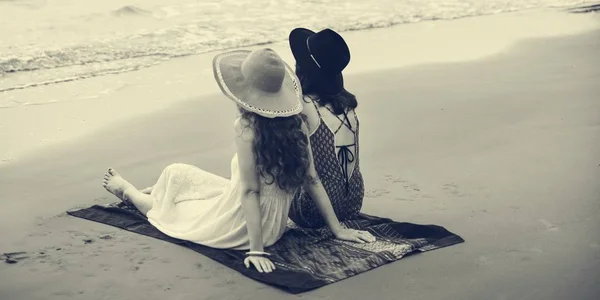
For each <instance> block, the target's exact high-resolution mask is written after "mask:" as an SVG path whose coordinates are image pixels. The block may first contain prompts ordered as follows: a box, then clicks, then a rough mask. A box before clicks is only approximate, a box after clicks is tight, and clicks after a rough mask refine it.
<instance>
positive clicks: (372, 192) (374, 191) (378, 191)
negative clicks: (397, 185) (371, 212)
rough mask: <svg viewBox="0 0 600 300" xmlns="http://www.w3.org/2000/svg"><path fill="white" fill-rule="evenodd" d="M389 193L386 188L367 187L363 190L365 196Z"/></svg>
mask: <svg viewBox="0 0 600 300" xmlns="http://www.w3.org/2000/svg"><path fill="white" fill-rule="evenodd" d="M389 193H390V191H389V190H388V189H369V190H366V191H365V197H367V198H378V197H381V196H383V195H387V194H389Z"/></svg>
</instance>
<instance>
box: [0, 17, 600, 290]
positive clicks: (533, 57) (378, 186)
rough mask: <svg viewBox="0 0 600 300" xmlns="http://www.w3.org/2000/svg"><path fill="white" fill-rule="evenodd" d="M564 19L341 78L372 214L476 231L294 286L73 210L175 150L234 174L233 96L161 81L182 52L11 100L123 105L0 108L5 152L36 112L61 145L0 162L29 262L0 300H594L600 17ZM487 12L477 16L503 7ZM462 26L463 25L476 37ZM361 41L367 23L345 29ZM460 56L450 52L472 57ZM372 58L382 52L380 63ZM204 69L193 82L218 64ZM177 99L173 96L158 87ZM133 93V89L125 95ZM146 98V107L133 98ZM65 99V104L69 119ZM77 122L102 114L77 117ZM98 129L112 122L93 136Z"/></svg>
mask: <svg viewBox="0 0 600 300" xmlns="http://www.w3.org/2000/svg"><path fill="white" fill-rule="evenodd" d="M513 17H515V18H517V17H518V15H517V16H513ZM554 17H556V18H555V19H552V18H550V19H547V21H552V22H548V23H545V24H543V25H544V26H546V25H547V27H549V28H552V27H553V26H554V27H557V28H558V27H560V28H565V27H569V26H571V25H572V28H571V29H574V28H575V27H577V28H578V30H572V31H570V33H571V34H569V32H555V33H546V34H543V32H544V31H543V30H541V29H540V30H541V32H542V33H540V35H539V36H544V35H546V36H544V37H543V38H536V39H527V40H524V41H521V42H519V43H517V44H516V45H512V46H510V45H511V44H510V43H506V44H502V45H500V44H497V45H496V46H499V48H494V49H495V50H494V52H497V53H496V54H493V55H492V52H491V49H492V48H493V47H491V46H488V47H487V48H486V47H484V48H486V49H488V48H489V49H490V51H489V52H485V51H483V50H482V51H475V50H473V49H471V50H472V51H474V52H473V53H471V54H472V55H471V58H472V57H473V56H482V55H487V57H486V58H483V59H479V60H473V61H468V62H454V63H437V64H427V65H419V66H407V63H405V65H404V67H402V68H398V66H395V67H393V68H388V70H381V69H383V68H376V69H377V70H378V71H375V70H369V68H368V65H369V64H364V65H362V67H364V68H363V69H360V68H355V69H354V70H349V75H348V76H347V80H346V82H347V86H348V87H349V89H350V90H352V91H353V92H355V93H356V94H357V96H358V97H359V99H360V101H361V102H360V110H359V114H360V116H361V121H362V123H361V124H362V130H361V160H362V166H361V168H362V169H363V172H364V176H365V178H366V186H367V198H366V201H365V207H364V210H365V212H367V213H370V214H375V215H380V216H386V217H391V218H393V219H396V220H402V221H407V222H416V223H433V224H438V225H442V226H445V227H447V228H448V229H449V230H451V231H453V232H456V233H457V234H460V235H461V236H463V237H464V238H465V240H466V243H464V244H460V245H456V246H453V247H450V248H446V249H441V250H436V251H433V252H430V253H426V254H422V255H417V256H412V257H410V258H406V259H404V260H401V261H399V262H395V263H392V264H390V265H387V266H384V267H381V268H379V269H376V270H373V271H369V272H367V273H364V274H361V275H359V276H355V277H353V278H350V279H347V280H345V281H342V282H340V283H336V284H333V285H329V286H326V287H324V288H321V289H319V290H316V291H314V292H309V293H306V294H303V295H297V296H292V295H287V294H284V293H282V292H280V291H278V290H275V289H273V288H270V287H268V286H265V285H263V284H260V283H256V282H254V281H252V280H250V279H247V278H245V277H243V276H241V275H239V274H237V273H235V272H234V271H231V270H229V269H227V268H225V267H223V266H221V265H219V264H218V263H216V262H214V261H212V260H210V259H208V258H206V257H204V256H202V255H199V254H197V253H195V252H192V251H190V250H187V249H185V248H181V247H178V246H175V245H171V244H168V243H165V242H161V241H157V240H154V239H150V238H147V237H143V236H138V235H135V234H131V233H128V232H124V231H121V230H117V229H116V228H112V227H109V226H105V225H101V224H96V223H93V222H89V221H85V220H80V219H76V218H72V217H68V216H66V215H65V214H64V213H62V212H64V211H65V210H67V209H70V208H73V207H76V206H87V205H90V204H92V203H107V202H109V201H113V200H114V198H112V197H110V195H108V194H107V193H106V192H105V191H104V190H103V189H102V187H101V184H100V183H101V175H102V172H104V170H105V169H106V168H107V167H109V166H112V167H115V168H117V169H118V170H120V171H121V173H123V175H124V176H126V177H127V178H129V179H130V180H132V181H133V183H134V184H136V185H138V186H139V187H144V186H146V185H149V184H152V182H153V181H154V180H156V177H157V176H158V175H159V172H160V171H161V169H162V168H163V167H164V166H166V165H167V164H169V163H172V162H184V163H192V164H196V165H198V166H201V167H202V168H204V169H206V170H208V171H211V172H214V173H216V174H219V175H223V176H227V175H228V166H229V159H230V158H231V155H232V153H233V148H232V140H231V135H230V132H231V122H232V120H233V112H232V105H231V104H230V103H229V102H227V101H224V100H223V97H221V96H219V95H217V94H216V93H213V91H216V90H215V89H214V87H212V86H210V85H209V84H208V83H207V81H200V82H202V83H201V85H203V86H204V87H206V88H207V89H209V90H206V91H205V92H204V93H203V94H205V95H204V96H201V97H200V96H197V95H198V94H199V93H190V94H187V93H186V91H190V90H191V89H192V87H193V86H194V82H193V80H190V79H189V78H187V77H185V76H183V75H181V73H172V76H171V77H172V78H174V79H173V82H175V83H174V85H176V86H177V87H182V88H181V89H171V86H170V85H169V84H166V83H165V84H164V85H162V86H159V85H157V84H156V82H157V81H159V79H162V78H164V76H165V73H164V71H165V70H169V69H171V70H173V68H175V67H174V66H175V65H176V64H179V63H181V62H176V61H173V62H171V65H170V66H168V65H166V66H162V67H156V68H154V69H147V70H144V71H143V72H145V73H142V71H141V72H140V73H139V74H137V75H135V74H126V75H122V76H120V77H119V76H117V77H116V79H115V82H118V81H119V80H121V81H122V82H128V83H127V84H126V85H127V86H126V87H123V88H122V89H118V88H114V87H115V86H118V83H113V84H112V85H111V86H109V85H107V79H106V78H98V79H92V80H90V81H85V82H75V83H69V84H64V85H62V88H61V87H60V86H54V87H47V89H45V90H44V89H41V90H40V91H21V92H18V93H23V94H17V93H15V94H11V95H13V96H12V97H15V99H17V98H20V97H24V96H25V95H29V96H32V95H35V94H36V93H38V96H43V95H46V96H47V97H59V98H60V97H67V96H68V97H71V96H72V95H74V93H81V91H83V90H85V91H88V92H90V93H92V91H93V90H94V84H96V85H97V86H96V87H95V88H97V89H101V88H103V89H106V90H111V92H107V93H106V94H107V95H108V94H110V95H112V96H114V97H115V98H116V99H117V100H113V101H108V102H106V103H102V102H101V101H99V100H98V99H104V98H102V97H104V96H102V97H99V98H97V99H96V100H98V101H96V100H93V99H92V100H90V101H87V102H86V101H74V102H70V103H68V104H60V103H59V104H52V105H44V106H29V107H28V109H27V110H28V111H26V109H21V110H19V111H18V112H17V110H15V111H13V112H12V113H11V112H8V110H0V120H7V116H8V117H12V119H10V120H11V121H10V122H11V123H9V122H6V123H5V124H4V126H3V128H0V133H1V134H2V137H7V138H6V139H4V141H8V142H11V143H12V144H11V143H8V142H7V144H8V146H6V144H5V146H3V147H6V148H5V149H13V150H14V149H17V148H19V147H18V146H19V145H21V144H19V142H23V143H24V144H27V142H28V141H29V142H31V141H34V139H30V140H27V139H26V138H23V139H22V140H19V139H18V136H19V133H18V132H17V133H15V132H12V131H10V132H6V130H7V127H10V126H14V124H13V123H12V122H21V125H27V124H28V121H29V120H33V119H36V118H38V119H40V120H42V121H43V120H44V119H45V120H46V123H44V122H42V123H41V124H42V125H36V126H33V125H29V126H31V127H29V129H32V130H33V131H31V132H36V133H37V134H39V135H41V136H42V137H46V138H47V139H51V140H52V141H53V142H54V143H55V144H56V145H55V146H52V147H51V146H45V147H42V148H39V147H38V148H37V150H36V151H37V154H36V155H32V154H27V155H25V154H22V153H21V152H19V151H17V150H14V151H13V150H11V151H13V152H11V153H12V154H11V155H13V156H15V157H17V156H18V157H19V160H17V159H15V160H13V161H10V162H11V163H9V164H5V165H3V166H2V167H0V187H1V188H2V194H3V201H2V203H3V209H2V210H1V211H0V235H1V236H2V240H1V241H0V252H15V251H24V252H26V253H25V254H24V256H28V257H27V258H24V259H23V260H20V261H19V262H18V263H16V264H0V299H2V300H4V299H6V300H12V299H31V300H34V299H71V298H72V299H159V298H163V299H164V298H166V297H168V299H220V298H222V299H292V298H304V299H365V298H373V297H377V298H379V299H428V300H429V299H590V300H591V299H597V295H598V294H600V287H598V286H597V283H598V282H600V237H599V235H598V229H599V228H600V221H599V217H598V215H599V214H600V183H599V178H600V101H598V95H599V94H600V85H599V84H598V82H599V80H600V68H598V67H597V66H598V65H600V61H599V60H600V59H599V58H598V55H597V53H599V52H600V31H598V30H589V29H590V28H591V26H588V25H591V24H593V25H595V26H596V25H597V24H598V18H597V17H594V16H589V15H586V16H573V15H571V16H564V17H557V16H554ZM554 17H553V18H554ZM507 18H511V17H507ZM478 19H479V20H475V19H474V20H471V21H470V22H473V23H471V25H473V24H480V25H481V27H483V25H485V24H487V25H489V24H490V22H492V21H490V20H496V21H493V22H499V21H497V20H500V19H501V18H498V17H489V18H478ZM526 19H527V18H525V17H522V18H521V19H520V20H526ZM565 20H569V21H568V22H567V21H565ZM561 21H562V22H565V23H562V26H558V25H556V24H561V23H560V22H561ZM457 22H466V21H457ZM477 22H479V23H477ZM486 22H487V23H486ZM493 22H492V23H493ZM431 24H436V25H420V26H421V27H418V26H416V27H413V28H421V29H423V28H426V27H423V26H430V27H431V29H430V30H431V31H430V32H438V33H439V32H440V31H441V32H445V33H446V34H448V33H449V32H452V31H451V29H452V25H448V26H449V27H450V28H451V29H446V27H444V29H440V30H434V29H435V27H439V26H441V25H440V24H456V23H453V22H439V23H431ZM464 24H468V23H463V25H464ZM506 24H507V26H510V27H513V28H514V27H519V26H517V25H515V24H514V23H506ZM524 24H527V22H524ZM530 24H534V23H530ZM536 24H537V23H536ZM574 24H577V26H575V25H574ZM581 24H584V25H586V26H579V25H581ZM522 27H523V28H529V27H527V26H526V25H523V26H522ZM538 27H539V24H538ZM421 29H419V30H421ZM454 29H455V30H456V31H455V32H454V34H455V35H456V36H461V33H463V32H474V31H469V30H468V29H465V28H462V29H460V30H459V26H458V27H455V28H454ZM583 29H585V30H583ZM393 30H397V29H393ZM415 30H416V29H415ZM477 30H478V31H481V32H485V31H484V30H483V29H481V28H479V29H477ZM477 30H476V31H477ZM526 31H527V30H525V29H524V30H523V32H526ZM382 32H383V31H373V32H372V35H371V36H377V35H378V34H379V35H382V36H383V33H382ZM388 32H392V31H388ZM394 32H401V31H394ZM415 32H417V31H415ZM530 33H531V34H533V30H532V31H531V32H530ZM421 34H424V35H427V34H429V32H422V33H421ZM432 34H433V33H432ZM362 35H363V37H365V38H366V37H367V36H368V34H367V33H362ZM521 35H522V36H520V37H528V36H526V35H523V34H521ZM552 35H556V36H555V37H549V36H552ZM399 36H400V35H399ZM513 36H517V35H516V34H513ZM359 37H360V36H359V33H355V34H353V35H352V36H351V37H349V40H352V39H356V41H358V40H359ZM529 37H532V36H529ZM402 38H403V39H404V38H406V37H404V36H402ZM416 39H417V40H419V38H416ZM422 40H423V41H425V40H426V39H425V38H422ZM459 40H460V39H459ZM424 43H425V42H424ZM432 43H433V42H432ZM477 44H478V43H477V42H474V41H470V45H477ZM482 44H484V45H489V44H490V43H489V42H482ZM500 46H501V47H500ZM509 46H510V47H509ZM365 47H366V46H365ZM370 47H372V45H370ZM454 47H457V46H454ZM358 48H359V49H357V51H355V52H354V53H355V54H354V55H355V57H356V60H358V61H359V62H360V61H361V60H362V61H363V62H364V61H366V60H367V59H366V58H364V57H365V55H366V54H367V52H364V51H366V50H364V49H365V48H364V47H363V48H361V47H358ZM448 48H449V49H450V48H452V46H448ZM361 49H362V50H361ZM456 49H458V48H456ZM361 51H363V52H362V54H357V53H361ZM371 51H373V49H371ZM386 51H387V52H389V50H386ZM384 52H385V51H384ZM387 52H386V53H387ZM450 52H452V51H450ZM498 52H499V53H498ZM432 53H433V52H432ZM458 54H459V53H458V52H457V53H456V56H454V57H453V59H447V60H450V61H458V60H464V59H467V56H465V57H459V56H460V55H458ZM475 54H477V55H475ZM490 55H491V56H490ZM284 57H285V55H284ZM359 57H361V58H359ZM370 58H373V57H372V56H371V57H370ZM202 59H204V60H206V57H205V58H189V59H187V61H186V64H188V65H191V64H190V63H191V62H192V61H200V60H202ZM374 59H375V58H374ZM414 60H415V61H417V62H425V61H427V60H426V59H425V57H423V60H422V61H419V60H418V59H417V58H414ZM432 60H433V61H436V59H432ZM182 61H183V60H182ZM375 61H377V62H378V63H379V64H385V60H384V59H381V57H378V59H375ZM400 61H401V62H400V63H399V64H402V60H401V59H400ZM359 65H360V63H359ZM379 66H381V65H379ZM369 71H374V72H369ZM183 72H190V71H183ZM198 73H199V74H200V75H197V78H201V77H202V78H204V79H206V78H210V76H212V75H211V74H210V72H206V70H200V71H199V72H198ZM135 76H138V77H139V79H138V80H139V81H137V82H135V80H134V77H135ZM203 76H204V77H203ZM127 80H130V81H127ZM143 82H147V83H146V84H147V86H144V85H143V84H142V83H143ZM78 86H79V87H80V88H81V87H84V86H85V87H86V89H83V88H81V89H78ZM42 91H45V93H42ZM167 94H172V96H173V97H174V98H177V99H179V100H178V101H176V103H175V104H173V102H170V101H166V100H164V99H162V98H161V97H164V96H166V95H167ZM130 97H131V98H137V99H134V100H135V101H134V100H132V101H124V99H128V98H130ZM146 98H148V99H150V100H149V102H148V105H147V106H146V107H142V108H139V109H137V106H136V104H139V103H140V100H139V99H146ZM186 98H190V100H189V101H186V100H185V99H186ZM161 99H162V100H161ZM116 101H121V102H116ZM141 102H143V100H142V101H141ZM170 104H173V105H170ZM61 106H62V107H63V108H66V107H69V109H66V110H65V111H67V112H62V113H61V112H60V108H61ZM85 109H91V111H90V112H85ZM132 110H135V111H134V112H132ZM113 112H114V115H112V113H113ZM152 112H153V113H152ZM53 113H56V114H59V116H60V117H57V116H54V115H53ZM102 114H105V115H106V117H105V118H104V119H105V124H103V123H102V122H101V121H102V119H103V116H102ZM43 116H45V118H42V117H43ZM82 116H87V117H89V118H94V121H93V122H94V123H97V124H95V125H93V126H91V125H90V126H89V127H86V126H85V125H84V126H81V124H84V123H82V122H81V119H78V118H82ZM2 117H3V118H2ZM53 118H55V119H53ZM69 118H71V119H69ZM115 120H119V121H115ZM4 122H5V121H4ZM52 122H58V123H60V122H62V123H60V124H61V125H60V126H63V125H64V131H67V132H68V134H64V135H62V136H61V135H56V134H55V131H56V130H55V128H54V127H53V126H51V125H52V124H55V123H52ZM44 124H45V125H44ZM100 125H106V128H104V129H100V130H98V131H94V132H92V133H90V131H92V130H94V129H99V128H101V126H100ZM34 127H35V128H34ZM48 127H52V128H48ZM81 127H83V128H81ZM16 129H18V128H16V127H15V128H14V130H16ZM17 141H19V142H17ZM36 141H37V140H36ZM59 142H60V143H59ZM36 147H37V146H36Z"/></svg>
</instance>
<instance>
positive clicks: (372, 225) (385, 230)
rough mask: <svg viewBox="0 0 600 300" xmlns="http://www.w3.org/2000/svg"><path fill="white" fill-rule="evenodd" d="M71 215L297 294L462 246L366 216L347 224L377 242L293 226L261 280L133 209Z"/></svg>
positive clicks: (238, 260) (229, 254) (426, 229)
mask: <svg viewBox="0 0 600 300" xmlns="http://www.w3.org/2000/svg"><path fill="white" fill-rule="evenodd" d="M68 213H69V214H70V215H72V216H75V217H79V218H83V219H87V220H91V221H95V222H99V223H103V224H107V225H111V226H115V227H118V228H122V229H125V230H128V231H131V232H135V233H139V234H143V235H147V236H150V237H153V238H157V239H160V240H164V241H167V242H170V243H174V244H178V245H181V246H184V247H187V248H189V249H192V250H194V251H196V252H198V253H201V254H203V255H205V256H208V257H210V258H212V259H214V260H216V261H218V262H219V263H221V264H223V265H225V266H227V267H229V268H231V269H234V270H236V271H238V272H240V273H242V274H243V275H245V276H247V277H250V278H252V279H254V280H257V281H259V282H262V283H265V284H268V285H271V286H274V287H278V288H280V289H283V290H285V291H287V292H290V293H293V294H297V293H302V292H306V291H309V290H312V289H316V288H319V287H322V286H325V285H327V284H330V283H334V282H337V281H340V280H342V279H345V278H348V277H351V276H354V275H357V274H360V273H363V272H366V271H368V270H371V269H374V268H377V267H379V266H382V265H384V264H387V263H390V262H393V261H396V260H399V259H401V258H403V257H405V256H407V255H409V254H413V253H417V252H424V251H430V250H434V249H439V248H442V247H447V246H451V245H454V244H458V243H462V242H464V240H463V239H462V238H461V237H460V236H458V235H455V234H453V233H451V232H449V231H447V230H446V229H444V228H443V227H440V226H435V225H418V224H412V223H400V222H394V221H392V220H390V219H385V218H378V217H374V216H369V215H365V214H362V215H360V216H359V218H358V219H356V220H352V221H347V222H344V224H345V225H346V226H347V227H350V228H354V229H361V230H369V231H370V232H371V233H372V234H373V235H375V236H376V237H377V242H374V243H369V244H356V243H349V242H343V241H339V240H335V239H333V238H332V235H331V233H330V232H329V231H328V230H326V229H303V228H299V227H297V226H295V225H294V224H293V223H290V224H289V228H288V230H287V231H286V233H285V234H284V236H283V237H282V238H281V240H279V241H278V242H277V243H276V244H275V245H273V246H271V247H269V248H267V249H265V251H268V252H270V253H271V254H272V256H271V259H272V260H273V262H274V263H275V264H276V270H275V271H274V272H273V273H270V274H261V273H259V272H258V271H256V270H255V269H254V268H250V269H247V268H246V267H245V266H244V263H243V259H244V251H236V250H221V249H213V248H209V247H205V246H201V245H198V244H195V243H191V242H188V241H183V240H179V239H174V238H171V237H169V236H167V235H165V234H163V233H162V232H160V231H158V230H157V229H156V228H155V227H154V226H152V225H151V224H150V223H149V222H148V221H147V219H146V218H145V216H143V215H142V214H141V213H139V212H138V211H137V210H135V208H131V207H129V206H128V205H124V204H122V203H113V204H109V205H105V206H101V205H94V206H92V207H89V208H84V209H80V210H75V211H69V212H68Z"/></svg>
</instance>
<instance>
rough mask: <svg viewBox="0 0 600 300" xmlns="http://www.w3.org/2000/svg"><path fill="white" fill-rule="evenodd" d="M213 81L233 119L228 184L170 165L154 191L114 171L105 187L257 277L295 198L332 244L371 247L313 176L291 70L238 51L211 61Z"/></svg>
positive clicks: (267, 54)
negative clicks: (235, 254)
mask: <svg viewBox="0 0 600 300" xmlns="http://www.w3.org/2000/svg"><path fill="white" fill-rule="evenodd" d="M213 70H214V74H215V79H216V81H217V83H218V85H219V87H220V88H221V90H222V91H223V93H224V94H225V95H226V96H227V97H228V98H230V99H231V100H233V101H234V102H235V103H236V104H237V106H238V109H239V111H240V116H239V118H237V119H236V120H235V122H234V128H235V131H236V133H237V134H236V137H235V141H236V150H237V151H236V154H235V155H234V157H233V159H232V161H231V179H230V180H227V179H225V178H222V177H220V176H217V175H214V174H211V173H208V172H206V171H204V170H202V169H199V168H197V167H195V166H191V165H186V164H172V165H169V166H168V167H166V168H165V169H164V170H163V172H162V174H161V175H160V177H159V178H158V180H157V182H156V184H155V185H154V186H152V187H151V188H148V189H145V190H142V191H140V190H138V189H137V188H136V187H135V186H133V185H132V184H131V183H129V182H127V181H126V180H124V179H123V178H122V177H121V176H120V175H119V174H118V173H117V172H116V171H115V170H114V169H109V170H108V172H107V173H106V174H105V175H104V187H105V188H106V189H107V190H108V191H109V192H111V193H112V194H114V195H115V196H117V197H118V198H120V199H121V200H123V201H126V202H128V203H131V204H133V205H134V206H135V207H136V208H137V209H138V210H139V211H140V212H142V213H143V214H145V215H146V216H147V218H148V221H149V222H150V223H151V224H152V225H153V226H155V227H156V228H157V229H158V230H160V231H161V232H163V233H165V234H167V235H169V236H171V237H174V238H178V239H183V240H187V241H191V242H195V243H198V244H202V245H205V246H209V247H213V248H220V249H237V250H249V251H248V252H247V253H246V254H247V255H246V258H245V260H244V263H245V265H246V267H250V265H253V266H254V267H255V268H256V269H257V270H258V271H259V272H267V273H268V272H271V271H272V270H274V268H275V266H274V264H273V263H272V262H271V261H270V260H269V258H268V256H269V253H266V252H264V248H265V247H268V246H271V245H273V244H274V243H275V242H277V240H279V238H281V236H282V235H283V233H284V232H285V228H286V224H287V221H288V212H289V209H290V203H291V201H292V198H293V195H294V193H295V192H296V191H297V190H298V189H299V188H303V189H304V190H306V191H308V192H309V193H310V194H311V196H312V198H313V199H315V201H316V202H317V205H318V207H319V211H320V213H321V214H322V215H323V217H324V219H325V220H326V222H327V225H328V226H329V228H330V229H331V231H332V233H333V234H334V236H335V237H336V238H337V239H341V240H346V241H353V242H358V243H364V242H372V241H374V240H375V237H373V236H372V235H371V234H370V233H369V232H367V231H359V230H353V229H347V228H344V227H342V226H341V225H340V223H339V221H338V219H337V217H336V215H335V213H334V211H333V208H332V206H331V202H330V200H329V198H328V196H327V193H326V192H325V190H324V188H323V185H322V184H321V182H320V181H319V179H318V176H317V173H316V171H315V167H314V162H313V157H312V152H311V148H310V141H309V139H308V138H307V137H308V128H307V126H306V124H305V122H304V120H303V118H302V117H301V115H300V114H299V113H300V112H301V111H302V101H301V99H302V91H301V87H300V84H299V83H298V79H297V77H296V76H295V74H294V72H293V71H292V69H291V68H290V67H289V66H288V65H287V64H286V63H285V62H283V60H282V59H281V58H280V57H279V56H278V55H277V54H276V53H275V52H274V51H273V50H271V49H259V50H255V51H247V50H238V51H230V52H227V53H222V54H219V55H217V56H216V57H215V58H214V60H213Z"/></svg>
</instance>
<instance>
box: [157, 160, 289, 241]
mask: <svg viewBox="0 0 600 300" xmlns="http://www.w3.org/2000/svg"><path fill="white" fill-rule="evenodd" d="M240 192H241V190H240V174H239V165H238V159H237V154H236V155H234V157H233V159H232V160H231V180H227V179H225V178H223V177H220V176H217V175H215V174H211V173H209V172H206V171H204V170H202V169H199V168H197V167H195V166H192V165H187V164H172V165H169V166H168V167H166V168H165V169H164V170H163V172H162V174H161V175H160V177H159V179H158V181H157V183H156V185H155V186H154V189H153V190H152V193H151V195H152V196H153V198H154V203H153V205H152V209H151V210H150V211H148V213H147V214H146V216H147V217H148V221H149V222H150V223H151V224H152V225H154V226H155V227H156V228H157V229H158V230H160V231H161V232H163V233H164V234H166V235H168V236H171V237H174V238H178V239H182V240H187V241H191V242H194V243H198V244H202V245H205V246H208V247H212V248H219V249H237V250H247V249H249V247H250V240H249V237H248V231H247V229H246V219H245V218H244V211H243V209H242V205H241V201H240V197H239V193H240ZM292 197H293V195H292V194H291V193H288V192H286V191H284V190H281V189H280V188H279V187H278V186H277V184H275V183H273V184H267V183H266V182H265V181H264V179H261V184H260V211H261V216H262V237H263V245H264V246H265V247H268V246H271V245H273V244H274V243H275V242H276V241H277V240H279V238H281V236H282V235H283V233H284V232H285V229H286V224H287V220H288V212H289V208H290V204H291V201H292ZM242 201H243V200H242Z"/></svg>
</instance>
